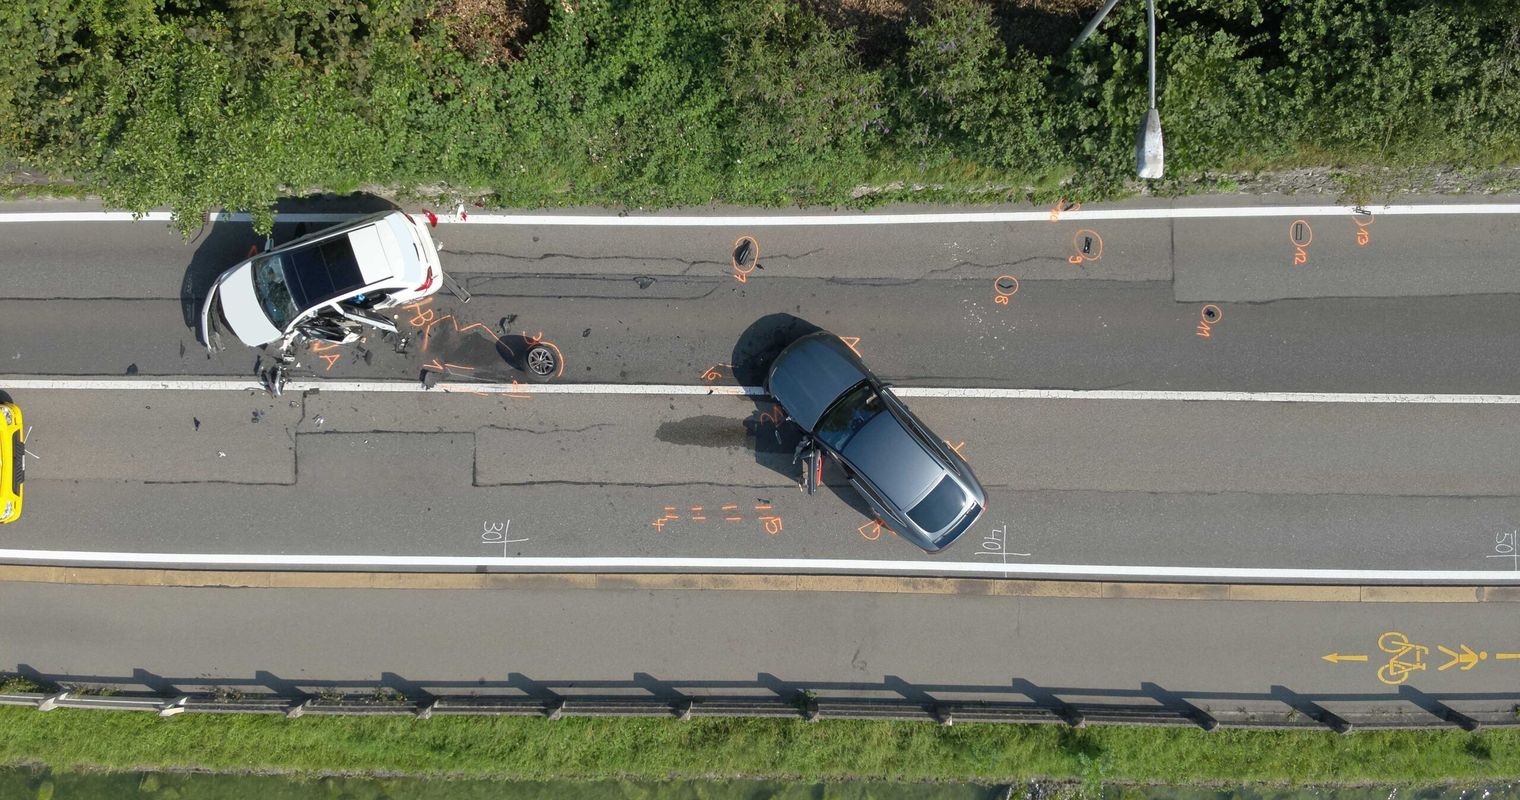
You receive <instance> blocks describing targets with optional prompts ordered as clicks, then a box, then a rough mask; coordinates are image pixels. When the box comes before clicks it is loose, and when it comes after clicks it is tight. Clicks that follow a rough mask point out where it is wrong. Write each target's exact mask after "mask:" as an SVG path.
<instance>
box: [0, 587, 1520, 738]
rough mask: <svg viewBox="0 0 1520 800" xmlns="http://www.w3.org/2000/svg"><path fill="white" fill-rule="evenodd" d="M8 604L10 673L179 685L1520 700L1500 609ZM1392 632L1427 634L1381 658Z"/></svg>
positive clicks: (301, 599) (1511, 639)
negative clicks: (1397, 665)
mask: <svg viewBox="0 0 1520 800" xmlns="http://www.w3.org/2000/svg"><path fill="white" fill-rule="evenodd" d="M0 603H3V604H4V607H5V608H6V609H7V610H8V612H9V613H7V614H5V615H4V616H3V617H0V638H3V640H4V642H5V651H4V655H3V656H0V658H3V661H0V669H5V670H15V671H20V672H21V673H23V674H28V675H33V676H35V677H40V678H42V679H45V680H52V681H60V682H67V683H73V684H86V685H101V684H112V685H118V686H121V687H123V688H128V689H135V690H138V691H141V690H143V689H145V688H146V689H152V690H156V691H160V692H165V693H169V694H173V693H175V692H181V691H210V690H211V689H212V687H228V688H235V689H239V690H242V691H245V692H259V693H263V692H278V693H281V694H287V695H288V694H299V693H303V692H304V693H309V694H317V693H319V692H321V691H322V690H324V689H327V688H329V687H338V688H344V689H367V688H374V687H377V686H389V687H391V688H393V689H397V690H399V691H402V692H404V693H406V694H408V695H410V696H416V695H417V694H418V693H420V692H430V693H434V694H468V693H472V692H481V693H492V694H509V695H510V694H520V695H526V696H530V697H532V696H542V695H543V694H546V693H550V692H552V693H555V694H559V695H563V696H569V697H571V698H574V697H576V696H585V695H587V694H591V695H621V696H634V697H649V696H651V695H653V696H657V697H665V698H679V697H697V698H701V697H711V696H727V697H733V696H770V697H775V696H776V695H777V694H780V695H781V696H782V697H784V698H786V699H791V698H793V697H794V696H795V695H796V694H798V693H799V692H802V691H805V690H811V691H815V692H817V693H818V694H819V695H820V696H826V697H839V696H852V697H879V698H887V699H899V700H910V701H916V702H924V701H925V700H933V699H940V700H958V699H996V700H1012V701H1026V700H1027V699H1035V700H1040V701H1045V702H1048V700H1049V699H1050V698H1055V699H1059V700H1062V701H1065V702H1067V703H1082V702H1092V703H1101V704H1118V705H1133V706H1136V707H1139V708H1146V707H1156V706H1173V705H1176V704H1177V702H1178V700H1181V701H1182V702H1185V703H1189V704H1191V705H1193V706H1195V707H1197V708H1200V709H1202V710H1204V711H1206V712H1208V713H1211V714H1213V715H1216V716H1219V717H1224V716H1226V715H1229V714H1232V713H1239V712H1246V713H1253V714H1257V715H1259V716H1258V717H1257V719H1258V721H1261V720H1272V719H1278V720H1283V719H1285V718H1290V715H1297V716H1302V715H1303V714H1305V713H1309V714H1312V713H1314V711H1313V707H1314V706H1317V707H1319V708H1320V709H1327V710H1329V711H1331V712H1339V713H1343V714H1348V715H1349V713H1350V712H1353V711H1360V712H1367V711H1381V712H1383V713H1385V714H1386V715H1388V716H1387V719H1388V720H1389V721H1393V720H1396V719H1398V718H1400V717H1403V718H1405V719H1409V720H1412V721H1415V722H1420V721H1423V722H1425V723H1427V724H1434V723H1438V722H1439V718H1437V717H1436V716H1434V715H1433V714H1432V709H1433V708H1435V707H1434V706H1432V701H1435V702H1436V703H1439V704H1440V705H1444V706H1445V707H1447V708H1449V709H1453V710H1456V711H1458V712H1467V713H1472V714H1474V715H1475V716H1476V715H1477V714H1478V712H1484V711H1487V712H1490V713H1492V712H1495V711H1498V712H1502V713H1500V714H1498V715H1496V716H1498V718H1500V719H1503V718H1504V717H1508V716H1512V714H1513V707H1514V705H1515V702H1516V698H1517V695H1516V692H1515V680H1516V676H1517V674H1520V660H1517V659H1516V658H1515V655H1516V654H1517V653H1520V623H1517V622H1516V615H1515V613H1514V612H1515V609H1514V604H1513V603H1480V604H1473V603H1377V602H1373V603H1318V602H1211V601H1198V600H1135V599H1123V598H1102V599H1072V598H1052V597H1044V598H1041V597H985V596H977V597H965V596H956V595H921V594H870V593H849V592H831V593H814V592H783V591H770V592H764V591H762V592H749V591H738V592H735V591H715V590H694V591H679V590H654V591H642V590H609V589H599V590H575V589H539V590H531V591H530V590H523V591H514V590H505V591H493V590H474V591H453V592H450V591H431V590H396V589H325V590H270V589H186V588H178V589H175V588H151V589H145V588H126V587H115V586H57V585H42V584H21V583H12V584H0ZM1387 633H1394V634H1398V638H1401V639H1403V640H1405V641H1407V642H1409V643H1410V644H1412V645H1415V646H1417V647H1420V648H1425V649H1424V651H1417V650H1410V651H1407V652H1405V653H1403V654H1399V653H1397V652H1395V653H1389V652H1385V651H1384V650H1382V649H1381V648H1380V647H1379V639H1380V638H1381V637H1383V635H1384V634H1387ZM1385 641H1386V640H1385ZM1464 645H1465V646H1467V647H1468V648H1471V651H1472V653H1473V654H1474V655H1473V656H1472V657H1470V658H1469V659H1468V660H1467V661H1462V660H1460V658H1459V657H1460V656H1461V655H1463V654H1464V653H1465V651H1464V650H1463V646H1464ZM1441 648H1445V649H1446V650H1449V651H1451V653H1452V654H1453V655H1448V654H1447V653H1446V652H1445V651H1443V650H1442V649H1441ZM1478 653H1481V654H1482V658H1478V657H1477V655H1476V654H1478ZM1327 655H1336V656H1351V657H1352V658H1351V659H1346V660H1331V661H1327V660H1325V658H1324V657H1325V656H1327ZM1506 656H1508V657H1506ZM1356 657H1365V660H1359V659H1357V658H1356ZM1395 658H1397V659H1398V660H1399V661H1401V662H1402V663H1403V664H1404V665H1406V666H1404V667H1402V668H1401V669H1402V671H1401V672H1397V673H1395V672H1391V671H1388V670H1384V673H1383V674H1384V675H1385V676H1387V677H1388V678H1389V679H1390V680H1394V681H1398V683H1397V684H1390V683H1387V682H1385V681H1383V680H1380V679H1379V677H1378V676H1379V671H1380V669H1383V668H1385V667H1387V666H1388V665H1389V664H1390V662H1392V661H1394V660H1395ZM1443 667H1444V668H1443ZM1304 701H1308V702H1307V703H1306V702H1304ZM571 702H572V703H573V702H574V700H573V699H572V701H571ZM1491 718H1492V717H1491Z"/></svg>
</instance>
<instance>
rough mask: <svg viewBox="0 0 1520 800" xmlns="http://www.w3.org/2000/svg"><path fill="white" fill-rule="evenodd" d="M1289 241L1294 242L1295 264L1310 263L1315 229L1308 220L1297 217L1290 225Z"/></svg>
mask: <svg viewBox="0 0 1520 800" xmlns="http://www.w3.org/2000/svg"><path fill="white" fill-rule="evenodd" d="M1288 241H1290V242H1292V243H1293V264H1294V266H1298V265H1300V264H1307V263H1309V243H1310V242H1312V241H1314V229H1313V228H1311V227H1309V223H1308V222H1307V221H1306V220H1301V219H1296V220H1293V223H1292V224H1290V225H1289V226H1288Z"/></svg>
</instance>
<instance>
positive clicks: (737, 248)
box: [733, 236, 760, 283]
mask: <svg viewBox="0 0 1520 800" xmlns="http://www.w3.org/2000/svg"><path fill="white" fill-rule="evenodd" d="M733 264H734V280H736V281H738V282H740V283H749V274H750V273H751V272H754V271H755V267H758V266H759V265H760V243H759V242H757V241H755V237H753V236H740V237H739V238H737V239H735V240H734V251H733Z"/></svg>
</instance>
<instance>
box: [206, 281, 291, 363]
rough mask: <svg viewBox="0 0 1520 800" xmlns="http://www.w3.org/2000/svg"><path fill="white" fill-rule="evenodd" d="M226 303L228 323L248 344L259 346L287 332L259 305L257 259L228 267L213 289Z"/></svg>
mask: <svg viewBox="0 0 1520 800" xmlns="http://www.w3.org/2000/svg"><path fill="white" fill-rule="evenodd" d="M213 291H214V292H216V294H217V296H218V297H219V299H220V301H221V304H222V316H223V317H225V318H226V320H227V325H228V327H230V328H232V332H233V333H234V334H237V337H238V338H239V339H241V340H243V343H244V344H247V345H250V346H253V347H257V346H259V345H261V344H268V343H270V342H272V341H274V340H276V339H278V338H280V336H281V335H282V334H283V332H282V331H281V330H280V329H279V328H276V327H275V326H274V325H273V324H272V323H270V321H269V317H268V316H267V315H265V314H264V309H263V308H262V307H260V305H259V298H258V295H256V294H254V292H253V262H251V261H250V262H245V263H242V264H239V265H237V266H236V267H233V268H232V269H231V270H228V272H227V274H225V275H223V276H222V278H221V280H219V281H217V286H216V288H215V289H214V290H213Z"/></svg>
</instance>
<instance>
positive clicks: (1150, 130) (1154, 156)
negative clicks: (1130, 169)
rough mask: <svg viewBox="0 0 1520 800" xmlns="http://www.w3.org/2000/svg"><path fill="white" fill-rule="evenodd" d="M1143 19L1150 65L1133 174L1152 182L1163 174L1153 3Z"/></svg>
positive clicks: (1148, 1)
mask: <svg viewBox="0 0 1520 800" xmlns="http://www.w3.org/2000/svg"><path fill="white" fill-rule="evenodd" d="M1145 17H1146V19H1145V21H1146V27H1147V28H1148V29H1149V30H1150V43H1149V45H1148V47H1147V48H1146V60H1147V61H1148V62H1150V63H1149V69H1150V84H1151V107H1150V110H1148V111H1146V112H1145V116H1144V117H1142V118H1141V120H1140V129H1139V130H1137V131H1135V174H1137V175H1139V176H1140V177H1142V178H1150V179H1154V178H1159V177H1161V176H1162V174H1163V173H1164V172H1165V166H1164V164H1165V158H1164V155H1163V154H1164V150H1163V148H1162V145H1161V112H1159V111H1157V110H1156V0H1145Z"/></svg>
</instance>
